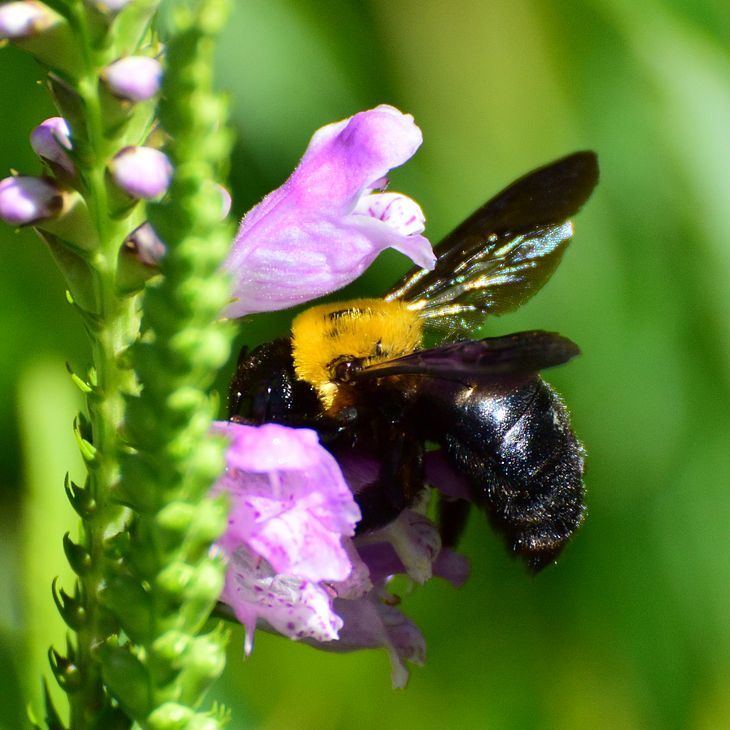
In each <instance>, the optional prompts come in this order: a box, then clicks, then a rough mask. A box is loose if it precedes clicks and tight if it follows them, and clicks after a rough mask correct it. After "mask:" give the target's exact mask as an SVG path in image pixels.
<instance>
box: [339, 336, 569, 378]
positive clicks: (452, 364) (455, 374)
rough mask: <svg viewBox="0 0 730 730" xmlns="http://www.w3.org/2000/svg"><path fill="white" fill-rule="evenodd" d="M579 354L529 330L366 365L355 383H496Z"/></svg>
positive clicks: (563, 339)
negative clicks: (394, 379) (393, 379)
mask: <svg viewBox="0 0 730 730" xmlns="http://www.w3.org/2000/svg"><path fill="white" fill-rule="evenodd" d="M579 353H580V350H579V349H578V346H577V345H576V344H575V343H574V342H573V341H572V340H569V339H568V338H567V337H562V336H561V335H558V334H556V333H554V332H543V331H542V330H531V331H528V332H516V333H515V334H512V335H506V336H504V337H487V338H485V339H483V340H465V341H463V342H452V343H449V344H446V345H441V346H440V347H434V348H432V349H430V350H422V351H419V352H414V353H411V354H410V355H405V356H404V357H399V358H396V359H394V360H388V361H387V362H383V363H377V364H375V365H369V366H367V367H365V368H363V369H362V370H361V371H359V372H358V373H357V374H355V375H354V376H353V377H354V378H356V379H357V380H367V379H370V378H385V377H389V376H393V375H426V376H429V377H433V378H442V379H444V380H456V381H462V382H472V381H484V380H499V379H504V378H508V377H510V376H526V375H533V374H535V373H537V372H538V371H540V370H543V369H545V368H549V367H553V366H554V365H561V364H562V363H565V362H568V360H571V359H572V358H574V357H575V356H576V355H578V354H579Z"/></svg>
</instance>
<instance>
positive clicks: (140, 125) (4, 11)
mask: <svg viewBox="0 0 730 730" xmlns="http://www.w3.org/2000/svg"><path fill="white" fill-rule="evenodd" d="M128 4H129V3H127V2H120V1H118V0H117V1H116V2H112V1H111V0H106V1H104V2H102V1H100V2H89V3H87V5H88V6H89V11H88V12H89V14H90V15H92V14H93V22H95V23H97V24H98V23H102V24H106V26H108V27H107V30H108V32H109V33H110V36H111V35H112V34H114V35H115V36H116V37H117V41H118V45H119V46H121V47H124V46H129V45H131V41H132V38H134V37H135V35H136V34H139V33H140V31H142V33H144V28H145V26H146V21H147V20H148V19H149V17H147V18H145V17H144V14H141V16H140V24H141V26H140V24H137V27H133V26H134V24H131V23H129V21H128V20H127V23H126V24H122V21H123V20H125V18H124V15H125V13H124V11H125V8H126V6H127V5H128ZM144 4H145V5H148V6H151V8H150V11H149V12H148V13H147V16H149V15H150V12H151V10H152V9H154V7H153V6H154V4H155V3H154V2H149V1H147V2H145V3H144ZM130 10H131V8H130ZM125 33H126V36H127V37H126V38H124V37H121V38H120V37H119V36H120V35H124V34H125ZM138 37H139V36H138ZM0 39H5V40H7V41H10V42H11V43H14V44H16V45H18V46H19V47H21V48H23V49H25V50H27V51H29V52H30V53H32V54H33V55H35V56H36V57H37V59H38V60H39V61H41V62H42V63H43V64H44V65H46V66H47V68H48V70H49V88H50V89H51V92H52V94H53V96H54V98H55V101H56V102H57V105H58V106H59V109H60V111H61V112H63V116H56V117H51V118H50V119H46V120H45V121H43V122H41V123H40V124H39V125H38V126H37V127H36V128H35V129H34V130H33V132H32V133H31V137H30V143H31V146H32V148H33V150H34V152H35V153H36V154H37V155H38V158H39V159H40V161H41V162H42V163H43V166H44V168H45V172H44V175H43V176H42V177H37V178H34V177H30V176H11V177H8V178H5V179H4V180H3V181H2V182H0V218H2V219H3V220H4V221H5V222H6V223H9V224H11V225H13V226H35V227H36V228H37V229H38V230H39V231H40V232H42V234H43V237H44V238H46V239H47V240H48V239H49V238H51V240H52V244H51V245H52V246H55V247H58V246H60V247H62V248H63V247H67V248H69V249H70V250H72V251H75V252H78V251H89V250H91V249H93V247H94V245H96V243H97V242H95V241H93V240H92V241H90V240H89V230H90V229H91V228H92V223H91V218H90V216H91V215H92V214H91V212H90V211H89V210H88V207H87V208H86V209H84V214H85V215H86V218H87V220H86V221H83V220H82V208H80V207H79V205H78V201H77V200H76V198H78V196H79V193H82V194H84V193H85V192H87V191H88V190H89V187H90V186H89V180H88V179H86V176H87V175H88V174H89V172H90V171H89V170H85V169H84V165H83V164H82V165H79V164H78V162H79V157H80V156H84V155H85V154H86V152H87V150H88V148H89V146H90V145H91V144H93V140H90V139H88V138H87V136H88V134H89V132H88V129H87V127H86V125H85V124H84V123H83V117H84V113H85V110H86V105H87V102H88V99H85V98H84V95H83V93H82V92H81V91H80V89H79V87H77V86H76V84H75V83H74V79H75V77H77V76H79V77H80V74H81V67H80V65H79V62H78V54H79V43H78V38H77V37H76V36H75V35H74V34H73V33H72V30H71V27H70V24H69V21H68V19H67V18H65V17H64V16H63V15H61V14H60V13H59V12H57V11H56V10H53V9H52V8H50V7H49V6H47V5H45V4H43V3H41V2H38V1H37V0H26V1H25V2H11V3H5V4H2V5H0ZM140 51H143V52H142V53H140ZM159 53H160V47H159V45H158V44H157V45H156V44H154V43H152V42H149V43H148V44H146V45H145V44H142V45H141V46H140V47H139V48H137V49H136V50H135V53H133V54H130V55H124V56H122V57H114V54H113V52H112V51H111V50H110V52H109V53H108V54H107V56H108V57H107V58H103V61H107V60H108V63H104V65H103V66H101V67H100V68H98V70H97V74H98V89H97V92H98V96H99V99H100V100H101V105H102V109H101V111H102V113H103V119H102V121H103V122H104V127H105V128H104V134H105V137H107V138H109V139H115V138H116V139H117V140H118V142H119V148H118V149H117V150H113V149H109V156H108V159H106V160H104V161H103V162H104V165H105V175H104V185H105V187H106V191H105V194H106V196H107V199H108V201H109V207H110V212H111V213H112V214H113V216H114V218H115V220H116V221H117V223H118V225H117V228H118V230H119V234H121V235H119V247H120V255H121V256H122V257H127V258H129V254H130V248H129V246H125V245H124V242H125V240H126V239H127V238H128V237H130V236H132V235H133V232H134V231H135V230H136V229H138V227H139V225H140V223H141V220H140V211H139V210H138V206H137V205H135V204H136V203H137V201H139V200H152V199H156V198H160V197H161V196H163V195H164V194H165V193H166V191H167V189H168V187H169V185H170V179H171V177H172V166H171V164H170V161H169V160H168V159H167V157H166V156H165V154H164V153H162V152H161V151H160V150H158V149H156V148H154V147H151V146H148V141H147V140H146V139H145V137H146V134H147V130H149V129H150V128H151V126H152V125H151V120H152V116H153V114H154V100H155V97H156V95H157V94H158V92H159V89H160V84H161V81H162V65H161V63H160V61H159V60H158V59H157V58H156V57H155V56H156V55H158V54H159ZM74 59H76V60H74ZM98 192H99V191H97V193H98ZM72 212H73V214H71V213H72ZM125 223H126V225H127V226H128V230H127V231H126V232H125V231H124V230H122V228H121V227H122V226H123V225H125ZM160 245H161V244H160ZM159 248H160V247H159V246H157V247H156V253H155V254H154V256H152V255H145V254H142V255H141V256H140V258H139V262H140V263H141V264H144V265H146V267H149V265H150V264H151V263H152V262H153V260H154V261H156V260H158V259H159ZM126 264H127V265H126V267H125V272H124V276H125V281H124V282H120V290H121V291H129V292H131V291H135V290H136V289H138V288H139V286H141V285H142V283H143V282H144V280H145V279H146V278H148V277H149V275H150V271H149V270H145V266H142V267H139V271H137V272H136V274H132V273H131V272H130V266H129V262H128V261H127V262H126ZM77 268H78V267H77ZM65 273H66V274H67V280H68V283H69V289H70V290H71V293H72V295H75V299H76V300H77V301H79V300H81V299H84V298H85V297H84V290H85V289H88V288H89V286H88V282H83V281H79V271H78V270H77V271H74V272H65ZM135 276H136V278H137V279H138V281H137V282H136V283H135V285H134V286H133V285H132V283H131V280H132V279H134V278H135ZM76 290H78V291H76Z"/></svg>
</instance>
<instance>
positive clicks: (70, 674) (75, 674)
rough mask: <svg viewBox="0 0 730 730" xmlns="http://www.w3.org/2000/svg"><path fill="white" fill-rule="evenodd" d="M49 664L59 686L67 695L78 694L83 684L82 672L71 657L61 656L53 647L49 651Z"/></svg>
mask: <svg viewBox="0 0 730 730" xmlns="http://www.w3.org/2000/svg"><path fill="white" fill-rule="evenodd" d="M48 663H49V664H50V665H51V671H52V672H53V676H54V677H55V678H56V682H58V686H59V687H60V688H61V689H62V690H63V691H64V692H66V693H67V694H73V693H74V692H76V691H77V690H78V689H79V688H80V687H81V685H82V683H83V677H82V675H81V670H80V669H79V667H78V666H76V664H75V663H74V661H73V659H72V658H70V657H65V656H63V655H62V654H59V653H58V652H57V651H56V650H55V649H54V648H53V647H52V646H51V647H49V649H48Z"/></svg>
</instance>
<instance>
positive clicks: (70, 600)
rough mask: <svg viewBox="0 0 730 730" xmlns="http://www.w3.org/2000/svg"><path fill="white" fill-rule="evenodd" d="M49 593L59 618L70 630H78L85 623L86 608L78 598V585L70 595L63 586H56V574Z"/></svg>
mask: <svg viewBox="0 0 730 730" xmlns="http://www.w3.org/2000/svg"><path fill="white" fill-rule="evenodd" d="M51 595H52V596H53V602H54V603H55V604H56V608H57V609H58V612H59V613H60V614H61V618H62V619H63V620H64V622H65V623H66V625H67V626H68V627H69V628H70V629H71V630H72V631H78V630H79V629H81V628H82V627H83V626H84V625H85V624H86V609H85V608H84V605H83V603H82V602H81V601H80V600H79V593H78V585H77V586H76V591H75V596H74V597H71V596H69V595H68V593H66V591H64V590H63V588H59V587H58V576H56V577H55V578H54V579H53V582H52V583H51Z"/></svg>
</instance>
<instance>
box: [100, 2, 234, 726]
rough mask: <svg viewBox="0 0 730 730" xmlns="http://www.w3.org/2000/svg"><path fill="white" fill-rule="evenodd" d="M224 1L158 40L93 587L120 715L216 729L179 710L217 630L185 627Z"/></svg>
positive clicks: (214, 298)
mask: <svg viewBox="0 0 730 730" xmlns="http://www.w3.org/2000/svg"><path fill="white" fill-rule="evenodd" d="M225 9H226V3H224V2H221V0H204V1H203V2H200V3H197V4H196V5H195V6H194V8H193V9H190V8H186V9H184V10H179V12H177V13H176V14H175V17H174V18H173V25H174V28H173V35H172V38H171V39H170V42H169V44H168V47H167V62H168V69H167V73H166V75H165V80H164V83H163V89H162V91H163V99H164V102H163V103H162V104H161V108H160V120H161V122H162V126H163V128H164V130H165V132H166V133H167V134H169V136H170V143H169V144H168V146H167V150H166V151H167V154H168V156H169V158H170V160H171V161H172V164H173V166H174V170H175V172H174V175H173V178H172V185H171V187H170V191H169V193H170V194H169V195H168V196H167V197H166V198H165V199H164V200H163V201H162V202H160V203H158V204H154V205H151V206H149V208H148V210H149V215H150V222H151V224H152V231H150V232H149V233H150V234H151V235H153V236H154V235H155V234H156V235H157V236H159V239H160V241H161V242H162V241H164V244H163V245H164V249H165V253H164V255H163V256H162V258H161V260H160V263H159V267H160V270H161V272H162V277H160V278H158V279H156V280H155V281H153V282H151V283H150V284H149V285H148V288H147V290H146V292H145V294H144V306H143V311H144V317H143V321H142V338H141V340H140V341H139V342H138V343H137V344H136V345H135V346H134V347H133V348H132V351H131V353H130V360H131V362H132V363H133V365H134V368H135V371H136V372H137V374H138V376H139V378H140V384H141V393H140V394H139V395H138V396H132V397H130V398H129V399H128V417H127V423H126V436H127V439H128V442H129V445H130V447H131V452H130V453H129V454H128V455H127V456H126V458H125V459H124V462H123V477H122V481H121V483H120V485H119V490H118V497H119V498H120V499H121V500H123V501H124V502H125V503H126V504H128V505H129V506H130V507H132V509H133V511H134V513H133V517H132V519H131V523H130V528H129V531H128V539H129V543H128V545H127V546H125V550H126V555H127V557H128V560H127V561H126V563H125V566H124V570H122V571H120V572H119V574H118V575H116V576H115V577H114V579H113V580H112V581H111V582H110V584H109V586H108V588H107V590H106V592H105V602H106V604H107V605H108V606H109V607H110V608H111V609H112V611H113V612H114V614H115V615H116V616H117V617H118V620H119V621H120V623H121V625H122V627H123V629H124V631H125V633H126V635H127V636H129V637H130V639H131V643H129V644H128V645H126V646H113V645H111V644H108V645H107V646H106V647H105V648H104V651H103V657H104V678H105V681H106V683H107V685H108V686H109V688H110V689H111V691H112V693H113V694H114V696H115V697H116V698H117V699H118V700H119V702H120V703H121V704H122V706H123V707H124V709H125V711H126V712H127V713H128V714H129V715H130V716H131V717H133V718H134V719H135V720H137V721H138V722H139V723H140V724H142V725H143V726H145V727H150V728H156V729H157V728H160V730H162V729H163V728H165V729H168V728H178V727H217V726H218V720H217V719H216V717H214V716H212V715H209V714H207V713H196V712H195V710H194V709H193V708H196V707H197V706H198V704H199V702H200V700H201V698H202V694H203V692H204V691H205V689H206V688H207V687H208V685H209V684H210V683H211V682H212V681H213V680H214V679H215V678H216V677H217V676H218V675H219V674H220V672H221V671H222V669H223V666H224V661H225V659H224V649H225V642H226V638H227V635H226V633H225V632H223V631H220V630H218V629H214V630H213V631H212V632H210V633H207V634H204V635H198V632H199V631H200V629H201V628H202V626H203V624H204V623H205V622H206V620H207V619H208V617H209V615H210V612H211V610H212V609H213V607H214V606H215V603H216V600H217V599H218V596H219V595H220V593H221V590H222V587H223V577H224V564H223V561H222V559H221V558H220V557H215V556H212V555H211V554H210V548H211V544H212V543H213V541H214V540H216V539H217V538H218V537H219V536H220V534H221V533H222V531H223V529H224V528H225V524H226V502H225V500H223V499H221V498H218V499H216V500H212V499H207V498H206V494H207V493H208V491H209V489H210V486H211V484H212V482H213V480H214V479H215V478H216V477H217V476H218V475H219V474H220V472H221V471H222V469H223V464H224V459H223V446H224V444H223V442H222V440H220V439H214V438H213V437H212V436H209V431H210V424H211V420H212V418H213V417H214V416H215V413H216V411H217V402H216V401H215V400H214V399H212V398H211V397H210V396H209V395H208V394H207V389H208V388H209V387H210V385H211V382H212V380H213V377H214V375H215V372H216V371H217V369H218V368H219V367H220V366H221V365H223V364H224V363H225V362H226V360H227V358H228V355H229V353H230V339H231V334H232V332H231V330H230V329H229V328H228V327H227V326H225V325H223V324H222V323H220V322H219V321H218V320H219V318H220V313H221V311H222V309H223V307H224V306H225V305H226V303H227V302H228V300H229V299H230V286H229V284H228V281H227V278H226V277H225V276H224V275H223V274H221V273H220V272H219V269H220V265H221V263H222V261H223V258H224V257H225V255H226V252H227V251H228V248H229V246H230V241H231V238H232V231H231V230H229V229H228V227H227V226H224V225H221V223H220V218H221V191H220V188H218V187H217V186H216V185H215V184H214V183H213V181H215V180H217V179H219V178H220V176H221V172H222V170H223V167H224V164H225V161H226V160H227V157H228V152H229V147H230V135H229V133H228V131H227V130H226V129H225V128H224V127H223V126H222V120H223V119H224V118H225V108H224V105H223V103H222V102H221V100H220V99H219V98H217V97H216V96H215V95H214V94H213V93H212V90H211V89H212V70H211V69H212V54H213V39H214V36H215V34H216V33H217V31H218V30H219V29H220V27H221V26H222V23H223V21H224V18H225ZM138 253H139V254H140V255H143V254H144V247H143V246H141V247H140V249H139V251H138ZM130 607H134V608H133V610H130Z"/></svg>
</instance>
